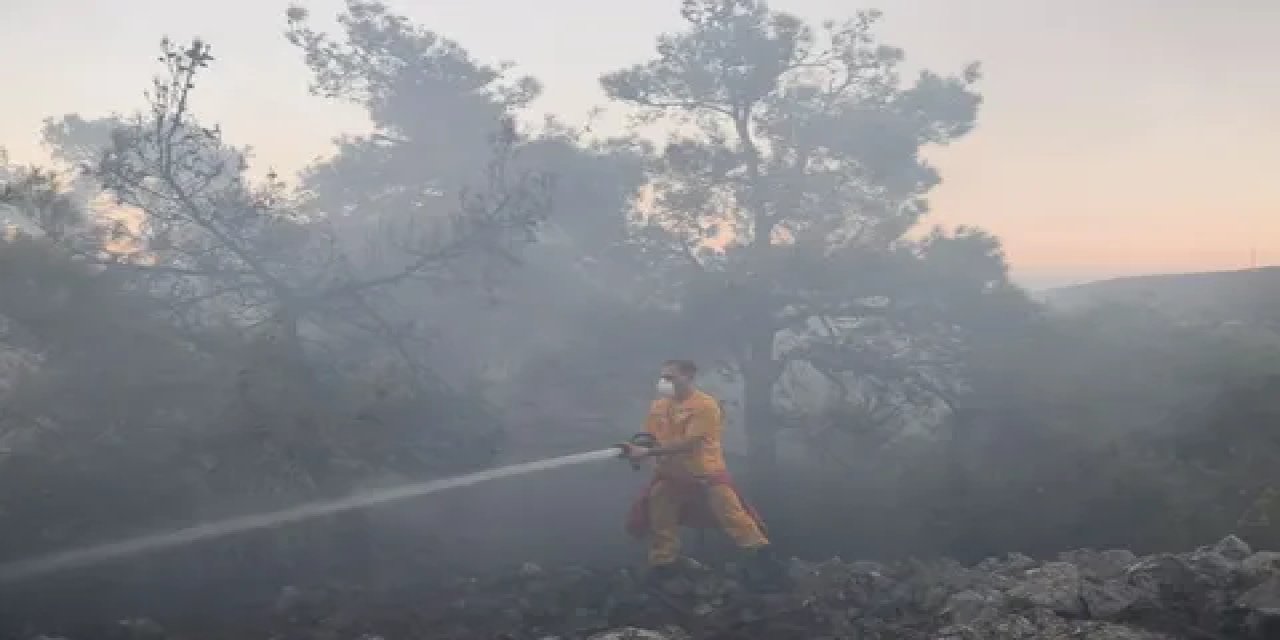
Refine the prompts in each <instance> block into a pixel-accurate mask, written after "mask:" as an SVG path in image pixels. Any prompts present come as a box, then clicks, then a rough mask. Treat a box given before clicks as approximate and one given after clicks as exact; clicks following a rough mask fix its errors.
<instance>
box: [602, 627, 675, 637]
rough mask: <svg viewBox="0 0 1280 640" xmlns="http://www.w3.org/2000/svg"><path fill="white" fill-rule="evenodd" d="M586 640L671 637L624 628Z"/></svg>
mask: <svg viewBox="0 0 1280 640" xmlns="http://www.w3.org/2000/svg"><path fill="white" fill-rule="evenodd" d="M588 640H671V636H669V635H667V634H665V633H660V632H658V631H650V630H648V629H637V628H635V627H625V628H622V629H613V630H611V631H605V632H602V633H597V634H595V635H593V636H590V637H589V638H588Z"/></svg>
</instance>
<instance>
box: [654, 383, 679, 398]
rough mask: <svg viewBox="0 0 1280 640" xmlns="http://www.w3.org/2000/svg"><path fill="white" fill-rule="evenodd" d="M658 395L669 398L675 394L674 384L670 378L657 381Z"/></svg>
mask: <svg viewBox="0 0 1280 640" xmlns="http://www.w3.org/2000/svg"><path fill="white" fill-rule="evenodd" d="M658 395H659V396H661V397H663V398H670V397H672V396H674V395H676V385H675V384H673V383H672V382H671V381H670V380H659V381H658Z"/></svg>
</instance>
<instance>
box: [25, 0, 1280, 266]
mask: <svg viewBox="0 0 1280 640" xmlns="http://www.w3.org/2000/svg"><path fill="white" fill-rule="evenodd" d="M290 4H298V5H300V6H303V7H306V8H307V9H309V10H310V12H311V15H312V16H313V18H312V20H313V22H314V23H315V24H316V25H317V26H326V25H332V24H333V21H332V18H333V16H335V15H337V13H338V12H339V11H340V10H341V8H342V5H343V2H342V0H311V1H308V0H299V1H298V2H294V3H290V2H289V1H288V0H218V1H217V2H213V1H203V2H192V1H189V0H110V1H107V0H0V87H3V88H4V91H3V92H0V146H2V147H5V148H7V149H8V151H9V154H10V156H11V159H13V160H15V161H18V162H24V163H25V162H37V163H46V162H48V155H47V153H46V151H45V150H44V149H43V148H42V147H41V146H40V142H39V129H40V125H41V122H42V120H43V119H44V118H46V117H49V116H59V115H62V114H65V113H72V112H79V113H81V114H82V115H85V116H86V117H92V116H99V115H106V114H108V113H110V112H113V111H114V112H125V113H127V112H130V111H133V110H134V109H137V108H139V107H141V106H143V105H144V101H143V98H142V91H143V90H144V89H146V88H147V87H148V86H149V83H150V79H151V77H152V76H153V75H154V74H155V72H156V71H157V70H158V66H157V64H156V60H155V57H156V54H157V51H158V43H159V40H160V38H161V37H162V36H166V35H167V36H170V37H171V38H173V39H174V40H177V41H179V42H181V41H184V40H188V39H190V38H191V37H193V36H200V37H202V38H204V39H206V40H207V41H209V42H210V43H211V44H212V45H213V54H214V56H215V57H216V58H217V61H216V62H215V63H214V66H213V68H212V69H211V71H210V72H209V73H208V74H207V76H206V79H205V81H204V82H203V83H202V86H201V90H200V93H199V97H198V103H197V104H196V107H195V110H196V111H197V112H198V114H199V115H200V117H201V118H202V120H205V121H216V122H220V123H221V124H222V125H223V129H224V132H225V133H226V135H227V137H228V139H229V141H230V142H232V143H234V144H238V145H242V144H248V145H251V146H252V147H253V148H254V150H255V169H257V170H259V171H265V170H266V168H275V169H277V170H279V171H281V172H291V171H294V170H297V169H299V168H301V167H302V166H304V165H306V164H307V163H308V162H309V161H311V160H312V159H314V158H317V157H321V156H324V155H326V154H328V153H329V152H330V150H331V142H330V141H331V140H332V139H333V138H334V137H335V136H337V135H340V134H342V133H343V132H359V131H361V130H363V129H364V127H365V126H366V124H365V120H364V118H363V116H362V114H361V113H360V112H359V111H358V110H356V109H355V108H354V107H352V106H349V105H343V104H338V103H333V102H327V101H325V100H323V99H320V98H316V97H312V96H310V95H308V92H307V83H308V74H307V71H306V68H305V66H304V64H303V61H302V56H301V55H300V54H299V52H298V51H297V50H296V49H294V48H292V47H291V46H290V45H289V44H288V43H287V42H286V41H285V39H284V37H283V32H284V28H285V17H284V12H285V9H286V8H287V7H288V6H289V5H290ZM386 4H387V5H388V6H389V7H391V8H392V9H393V10H394V11H396V12H397V13H401V14H403V15H406V16H408V17H409V18H411V19H412V20H414V21H415V22H418V23H419V24H422V25H424V26H427V27H428V28H431V29H433V30H435V31H437V32H439V33H441V34H442V35H444V36H446V37H449V38H451V39H454V40H456V41H458V42H459V43H461V44H462V45H463V46H464V47H466V48H467V49H469V50H470V51H471V52H472V53H473V54H475V55H476V56H477V57H479V58H480V59H482V60H486V61H492V62H497V61H502V60H509V61H512V62H514V63H516V64H517V69H518V70H520V71H521V72H523V73H525V74H529V75H533V76H535V77H537V78H539V79H540V80H541V81H542V82H543V84H544V85H545V88H546V91H545V95H544V97H543V98H542V99H541V100H540V101H539V102H538V103H537V104H536V105H535V107H536V108H537V109H538V110H540V111H542V112H548V113H554V114H556V115H558V116H560V117H562V118H564V119H566V120H568V121H570V122H585V121H586V119H587V117H588V114H589V112H590V111H591V110H592V108H594V107H601V106H605V105H606V100H605V98H604V95H603V94H602V92H601V91H600V89H599V83H598V81H597V80H598V78H599V76H600V75H601V74H603V73H605V72H608V71H612V70H615V69H617V68H621V67H624V66H628V65H630V64H633V63H636V62H640V61H643V60H645V59H648V58H649V57H651V56H652V55H653V47H654V39H655V36H656V35H657V34H658V33H660V32H663V31H670V30H673V29H676V28H678V27H679V17H678V12H677V9H678V6H679V2H678V0H642V1H641V0H632V1H630V2H624V1H623V0H538V1H537V2H530V1H529V0H465V1H464V0H387V2H386ZM771 5H772V6H773V7H774V8H776V9H781V10H785V11H789V12H792V13H795V14H797V15H799V16H801V17H804V18H807V19H811V20H813V21H819V20H822V19H825V18H843V17H847V16H849V15H851V14H852V13H853V11H855V10H857V9H859V8H872V7H875V8H879V9H882V10H883V11H884V12H885V20H884V22H883V23H882V26H881V29H880V34H881V35H882V36H883V39H884V40H885V41H886V42H888V43H890V44H893V45H896V46H900V47H902V48H904V49H905V50H906V52H907V57H908V63H909V65H910V66H912V67H913V68H929V69H932V70H935V71H939V72H952V71H959V70H960V69H961V68H962V67H963V65H964V64H965V63H967V62H969V61H973V60H976V61H980V62H981V63H982V64H983V68H984V73H985V76H984V80H983V81H982V83H981V85H980V90H981V92H982V93H983V95H984V98H985V103H984V105H983V108H982V111H981V113H980V116H979V126H978V128H977V129H976V130H975V131H974V132H973V133H972V134H970V135H969V136H967V137H966V138H964V139H963V140H961V141H959V142H957V143H955V144H954V145H952V146H950V147H947V148H942V149H933V150H930V151H929V152H928V156H929V158H930V160H931V161H932V162H933V163H934V164H935V165H937V166H938V168H939V169H940V170H941V173H942V176H943V180H944V183H943V184H942V185H941V186H939V187H938V188H937V189H936V190H935V191H934V192H933V193H932V195H931V200H932V204H933V210H934V214H933V216H932V222H933V223H936V224H945V225H956V224H968V225H976V226H980V227H983V228H985V229H987V230H989V231H992V232H993V233H996V234H997V235H999V236H1000V237H1001V238H1002V240H1003V241H1004V242H1005V247H1006V250H1007V252H1008V254H1009V257H1010V260H1011V262H1012V264H1013V267H1014V273H1015V276H1016V277H1017V278H1018V279H1020V280H1021V281H1022V282H1024V283H1026V284H1029V285H1032V286H1049V285H1056V284H1066V283H1071V282H1080V281H1085V280H1091V279H1097V278H1105V277H1113V276H1119V275H1131V274H1142V273H1158V272H1161V273H1163V272H1185V271H1202V270H1217V269H1238V268H1247V267H1249V266H1251V265H1252V264H1258V265H1259V266H1261V265H1268V264H1277V263H1280V179H1278V178H1277V177H1276V176H1275V172H1276V169H1277V168H1278V167H1280V80H1278V79H1277V78H1280V76H1277V72H1276V68H1275V65H1276V61H1280V38H1276V37H1275V33H1277V32H1280V2H1278V1H1276V0H1074V1H1071V2H1064V1H1062V0H881V2H880V3H879V4H875V3H869V2H861V1H858V0H855V1H850V0H773V2H772V3H771ZM608 122H609V120H606V121H605V124H604V125H603V126H607V124H608Z"/></svg>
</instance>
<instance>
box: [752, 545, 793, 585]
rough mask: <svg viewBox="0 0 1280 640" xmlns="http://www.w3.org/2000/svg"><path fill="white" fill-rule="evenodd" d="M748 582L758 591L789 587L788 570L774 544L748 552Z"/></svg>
mask: <svg viewBox="0 0 1280 640" xmlns="http://www.w3.org/2000/svg"><path fill="white" fill-rule="evenodd" d="M747 553H748V554H749V557H748V558H747V562H746V570H747V571H746V577H747V584H748V586H750V587H751V588H752V589H755V590H758V591H781V590H784V589H786V587H787V570H786V567H785V566H784V564H783V562H782V559H781V558H779V557H778V554H777V553H776V552H775V551H774V549H773V546H772V545H765V546H763V547H759V548H757V549H752V550H751V551H748V552H747Z"/></svg>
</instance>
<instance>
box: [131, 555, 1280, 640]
mask: <svg viewBox="0 0 1280 640" xmlns="http://www.w3.org/2000/svg"><path fill="white" fill-rule="evenodd" d="M686 573H687V575H686V576H685V577H682V578H678V579H675V580H671V581H669V582H667V583H665V584H663V585H661V586H660V587H653V586H650V585H648V584H646V583H645V582H644V581H642V580H641V579H640V577H639V576H637V575H635V574H634V573H632V572H630V571H616V572H605V571H591V570H586V569H576V568H564V569H556V570H550V569H544V568H541V567H537V566H534V565H526V566H525V567H523V568H522V569H521V570H520V571H518V572H514V573H513V575H511V576H509V577H507V578H505V579H502V580H494V581H476V580H469V581H465V582H462V583H460V584H458V585H456V586H455V587H454V588H451V589H448V590H445V591H440V592H434V593H431V594H430V595H428V594H426V593H424V592H422V591H416V592H415V591H414V590H412V589H405V590H400V591H394V590H393V591H386V590H380V591H379V592H377V593H366V592H357V591H351V590H332V591H313V592H304V591H301V590H297V589H291V588H290V589H285V590H284V591H283V592H282V593H281V595H280V598H279V601H278V602H277V603H276V605H275V607H274V609H273V611H272V612H270V614H269V615H266V616H265V619H264V620H263V622H262V624H261V625H260V626H257V625H255V629H254V632H253V633H252V634H251V635H244V634H237V637H262V638H274V639H278V640H313V639H314V640H346V639H351V640H375V639H385V640H399V639H402V638H404V639H427V638H450V639H456V640H471V639H477V640H478V639H482V638H483V639H486V640H490V639H498V638H504V639H509V640H526V639H527V640H544V639H553V638H561V639H566V640H567V639H570V638H575V639H577V638H581V639H592V640H621V639H624V638H635V639H650V640H662V639H676V638H718V639H726V640H727V639H730V638H769V639H776V640H786V639H793V638H794V639H800V638H805V639H835V638H851V639H859V640H881V639H883V640H888V639H893V640H913V639H921V640H924V639H928V640H970V639H972V640H978V639H982V640H1003V639H1010V640H1012V639H1032V638H1035V639H1043V640H1055V639H1063V640H1065V639H1068V638H1071V639H1085V640H1160V639H1172V638H1189V639H1235V638H1241V639H1262V638H1280V552H1267V551H1260V552H1254V551H1252V550H1251V549H1250V548H1249V547H1248V545H1246V544H1245V543H1244V542H1242V541H1241V540H1239V539H1237V538H1235V537H1229V538H1227V539H1225V540H1222V541H1221V542H1219V543H1218V544H1216V545H1213V546H1211V547H1205V548H1202V549H1199V550H1196V551H1193V552H1190V553H1183V554H1166V555H1155V556H1149V557H1137V556H1135V555H1134V554H1132V553H1130V552H1128V551H1074V552H1070V553H1065V554H1062V555H1061V556H1060V557H1058V558H1057V559H1055V560H1052V561H1047V562H1041V561H1036V560H1033V559H1031V558H1028V557H1025V556H1021V555H1017V554H1012V555H1010V556H1008V557H1005V558H992V559H988V560H986V561H984V562H982V563H980V564H978V565H976V566H972V567H964V566H960V565H959V564H956V563H951V562H903V563H897V564H877V563H871V562H844V561H841V560H839V559H834V560H830V561H827V562H823V563H820V564H809V563H804V562H800V561H792V563H791V566H790V574H791V581H792V585H791V587H790V588H788V589H786V590H785V592H782V593H773V594H762V593H751V592H749V591H748V590H746V589H743V588H742V587H741V586H740V584H739V582H738V581H737V580H736V579H735V575H736V571H735V569H734V568H733V567H726V568H725V569H724V570H719V571H715V570H711V569H707V568H704V567H700V566H697V565H694V564H691V565H690V566H689V568H688V571H687V572H686ZM117 631H118V634H113V635H118V637H121V638H130V639H139V640H140V639H143V638H162V637H210V636H209V635H208V633H210V631H209V630H207V629H206V630H205V631H206V632H207V633H206V634H199V635H193V634H190V633H182V634H178V633H177V632H176V631H175V632H170V633H166V632H165V631H164V630H163V629H161V628H159V626H158V625H155V624H154V623H150V622H146V621H129V622H124V623H121V624H120V626H119V628H118V629H117Z"/></svg>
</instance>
